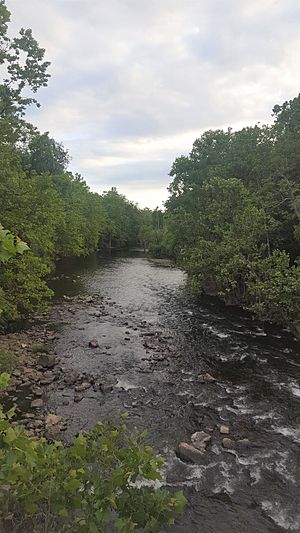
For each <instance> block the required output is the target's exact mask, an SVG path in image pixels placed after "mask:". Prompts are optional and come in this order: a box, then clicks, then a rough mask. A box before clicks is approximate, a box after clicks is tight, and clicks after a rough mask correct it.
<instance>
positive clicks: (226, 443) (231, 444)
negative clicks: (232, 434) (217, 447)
mask: <svg viewBox="0 0 300 533" xmlns="http://www.w3.org/2000/svg"><path fill="white" fill-rule="evenodd" d="M222 446H223V448H226V449H227V450H232V449H234V448H235V447H236V443H235V441H234V440H232V439H229V438H228V437H224V439H223V440H222Z"/></svg>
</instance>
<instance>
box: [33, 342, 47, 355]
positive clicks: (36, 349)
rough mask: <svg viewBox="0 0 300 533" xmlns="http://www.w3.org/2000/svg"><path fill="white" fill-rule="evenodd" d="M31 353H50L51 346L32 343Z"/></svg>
mask: <svg viewBox="0 0 300 533" xmlns="http://www.w3.org/2000/svg"><path fill="white" fill-rule="evenodd" d="M30 349H31V351H32V353H50V352H51V348H50V346H48V344H33V345H32V346H31V348H30Z"/></svg>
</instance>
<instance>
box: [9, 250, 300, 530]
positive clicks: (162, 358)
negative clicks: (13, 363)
mask: <svg viewBox="0 0 300 533" xmlns="http://www.w3.org/2000/svg"><path fill="white" fill-rule="evenodd" d="M53 288H54V289H55V290H56V294H57V299H56V302H55V304H54V306H53V307H52V308H51V310H50V312H49V314H48V315H46V316H40V317H36V318H35V321H34V323H33V324H32V327H31V328H30V327H29V329H27V330H26V331H21V332H18V333H14V334H10V335H9V336H6V338H4V337H3V338H2V339H1V341H0V345H1V343H4V344H5V345H6V346H8V347H10V348H11V349H12V350H14V351H16V352H17V354H18V357H19V361H20V364H19V367H18V368H17V369H16V370H15V372H14V373H13V378H12V382H11V389H10V391H8V396H7V397H6V398H5V401H6V402H7V403H8V404H9V403H11V402H13V401H15V402H17V404H18V406H19V411H18V418H19V419H20V420H22V422H23V423H24V424H25V426H26V427H27V429H28V431H29V433H30V434H31V435H41V434H45V435H46V436H47V437H48V438H49V439H54V438H55V439H57V438H61V439H63V440H65V441H69V440H70V439H71V438H72V437H73V436H74V435H75V434H76V433H77V432H78V431H80V430H82V429H83V430H86V429H89V428H90V427H92V425H93V424H94V422H95V421H96V420H98V419H102V418H103V417H105V416H114V415H115V414H116V413H118V412H119V411H120V410H121V411H125V410H126V411H128V413H129V418H128V423H129V425H131V426H136V427H138V428H140V429H147V430H148V431H149V435H148V439H149V441H150V442H151V444H152V445H154V447H155V448H156V449H157V451H159V452H161V453H162V454H163V455H164V457H165V467H164V471H163V477H164V479H163V482H162V484H163V485H165V486H167V487H169V488H171V489H173V488H174V489H178V488H182V489H183V490H184V491H185V494H186V496H187V498H188V504H187V508H186V511H185V514H184V516H183V517H182V518H180V519H179V521H178V523H177V524H176V526H174V527H173V528H172V529H171V531H184V530H186V529H187V530H188V531H191V532H198V531H199V532H200V531H201V532H202V533H209V532H216V531H217V532H220V533H227V532H228V533H229V532H231V533H235V532H236V533H243V532H245V533H252V532H255V533H258V532H261V533H263V532H272V533H275V532H283V531H300V516H299V511H298V509H299V508H300V501H299V478H300V476H299V472H300V470H299V443H300V432H299V422H300V421H299V406H300V387H299V369H300V358H299V344H298V343H297V342H296V341H295V340H294V339H293V338H292V337H291V336H290V335H289V334H288V333H286V332H283V331H278V330H277V329H275V328H264V327H262V325H261V324H257V323H255V322H253V321H252V320H251V318H250V317H249V316H247V315H244V314H243V315H240V314H237V313H235V312H234V311H229V310H226V309H225V308H223V307H219V306H218V305H217V304H215V303H214V302H213V301H208V302H206V303H203V302H202V303H201V304H200V303H199V302H196V301H194V300H193V299H192V298H191V297H190V296H189V295H188V294H187V293H186V291H185V278H184V274H183V273H182V272H180V271H179V270H177V269H175V268H171V267H170V265H168V264H166V265H164V264H157V263H155V262H153V261H149V260H147V259H146V258H144V257H141V256H138V254H136V256H135V257H114V258H106V259H105V258H97V257H96V256H93V257H92V258H88V259H87V260H85V261H81V260H78V261H75V262H74V263H73V264H71V265H70V264H68V265H66V264H64V263H61V265H59V266H58V271H57V275H56V279H54V280H53Z"/></svg>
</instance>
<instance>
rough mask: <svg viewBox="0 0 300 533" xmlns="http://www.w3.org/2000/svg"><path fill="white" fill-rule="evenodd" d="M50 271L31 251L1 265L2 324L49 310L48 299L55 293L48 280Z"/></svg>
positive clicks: (0, 296) (0, 300)
mask: <svg viewBox="0 0 300 533" xmlns="http://www.w3.org/2000/svg"><path fill="white" fill-rule="evenodd" d="M49 272H50V269H49V267H48V266H47V265H45V264H44V263H43V262H42V261H41V260H40V259H39V258H38V257H36V256H34V255H33V254H32V253H30V252H27V253H26V254H25V255H24V256H22V257H18V258H13V259H10V261H8V262H7V263H6V264H5V265H3V266H1V270H0V287H1V288H0V308H1V310H2V314H1V318H0V320H1V323H2V325H5V324H6V323H7V322H8V321H10V320H16V319H18V318H21V317H22V316H25V315H26V314H28V313H31V312H34V311H45V310H46V309H47V302H46V299H47V298H49V297H51V296H52V295H53V292H52V291H51V290H50V289H49V288H48V286H47V283H46V281H45V279H44V278H45V276H46V275H47V274H48V273H49ZM1 323H0V326H1Z"/></svg>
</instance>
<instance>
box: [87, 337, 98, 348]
mask: <svg viewBox="0 0 300 533" xmlns="http://www.w3.org/2000/svg"><path fill="white" fill-rule="evenodd" d="M89 347H90V348H98V347H99V343H98V341H97V340H96V339H91V340H90V342H89Z"/></svg>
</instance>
